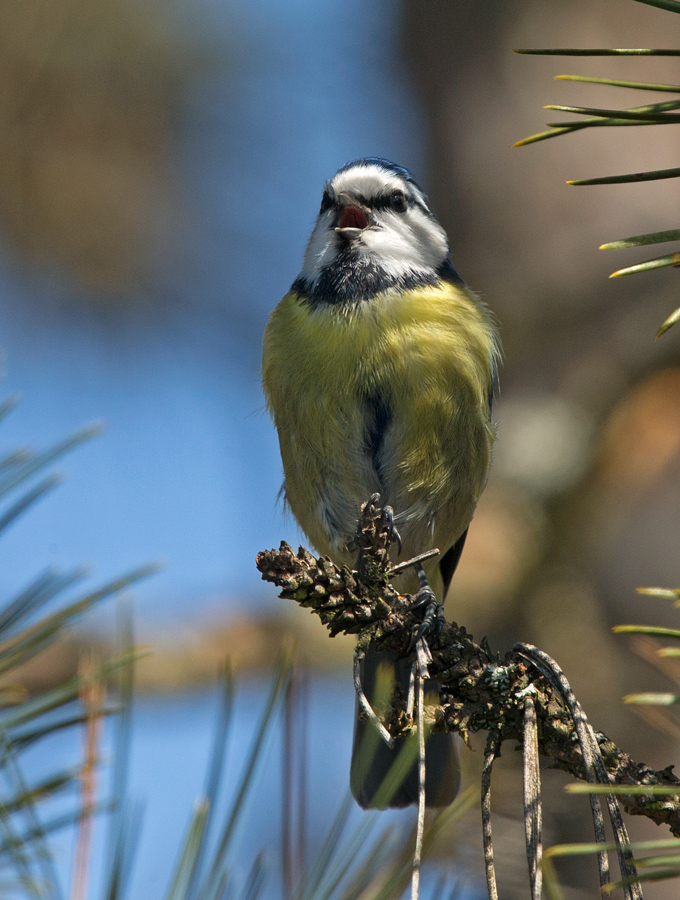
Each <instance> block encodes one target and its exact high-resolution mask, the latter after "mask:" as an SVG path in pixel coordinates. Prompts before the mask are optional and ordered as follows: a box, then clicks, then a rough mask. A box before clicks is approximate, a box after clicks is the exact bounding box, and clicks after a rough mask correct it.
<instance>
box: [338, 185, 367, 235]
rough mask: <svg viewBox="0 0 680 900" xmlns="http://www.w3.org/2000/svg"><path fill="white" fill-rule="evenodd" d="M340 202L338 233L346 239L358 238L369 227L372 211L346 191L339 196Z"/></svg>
mask: <svg viewBox="0 0 680 900" xmlns="http://www.w3.org/2000/svg"><path fill="white" fill-rule="evenodd" d="M338 200H339V201H340V204H341V205H340V214H339V215H338V221H337V223H336V226H335V231H336V233H337V234H341V235H342V236H343V237H346V238H355V237H358V236H359V235H360V234H361V232H362V231H363V230H364V228H368V226H369V217H370V210H369V209H368V207H367V206H364V204H363V203H361V202H360V201H359V200H358V199H357V198H356V197H354V196H353V195H352V194H349V193H347V192H346V191H342V192H341V193H340V194H338Z"/></svg>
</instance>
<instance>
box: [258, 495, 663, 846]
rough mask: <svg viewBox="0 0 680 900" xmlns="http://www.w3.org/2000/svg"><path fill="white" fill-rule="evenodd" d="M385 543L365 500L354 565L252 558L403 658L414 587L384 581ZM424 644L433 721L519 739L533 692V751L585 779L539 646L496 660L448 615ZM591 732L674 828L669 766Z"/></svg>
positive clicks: (613, 772)
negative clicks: (403, 590)
mask: <svg viewBox="0 0 680 900" xmlns="http://www.w3.org/2000/svg"><path fill="white" fill-rule="evenodd" d="M388 542H389V531H388V528H387V526H386V525H385V518H384V517H383V516H382V510H380V509H379V508H377V507H376V506H375V505H374V504H372V503H371V502H370V501H369V503H368V504H366V508H365V511H364V515H363V517H362V519H361V520H360V523H359V529H358V532H357V537H356V538H355V543H356V544H357V547H361V554H360V561H359V570H358V571H352V570H350V569H348V568H347V567H346V566H343V567H342V568H339V567H338V566H336V565H335V564H334V563H333V562H332V560H331V559H329V558H328V557H325V556H322V557H320V558H318V559H317V558H316V557H314V556H313V555H312V554H311V553H309V552H308V551H307V550H305V549H304V548H302V547H301V548H300V549H299V550H298V552H297V553H294V551H293V549H292V548H291V547H290V546H289V545H288V544H286V543H285V542H282V543H281V546H280V548H279V549H278V550H267V551H264V552H262V553H259V554H258V556H257V567H258V569H259V571H260V572H261V574H262V577H263V579H264V580H265V581H270V582H272V583H273V584H276V585H277V586H278V587H279V588H280V589H281V594H280V596H281V597H282V598H284V599H291V600H295V601H296V602H297V603H299V604H300V606H303V607H306V608H308V609H311V610H312V611H313V612H314V613H316V615H318V616H319V618H320V619H321V621H322V622H323V623H324V625H325V626H326V627H327V628H328V630H329V632H330V634H331V636H334V635H336V634H340V633H343V634H354V635H357V639H358V648H359V649H365V648H366V647H367V646H368V644H369V643H370V642H375V644H377V646H378V648H379V649H381V650H391V651H396V652H397V653H398V654H400V655H402V656H404V657H407V656H409V655H412V654H411V650H410V648H411V645H412V643H413V641H412V638H413V635H414V633H415V632H416V631H417V629H418V626H419V625H420V624H421V623H420V618H419V616H420V615H421V613H419V611H418V609H414V607H413V602H414V600H413V597H412V596H410V595H401V594H399V593H398V592H397V591H396V590H395V588H394V587H393V586H392V585H391V583H390V577H391V576H392V574H393V568H394V567H392V566H391V565H390V563H389V559H388V556H387V550H386V548H387V545H388ZM429 647H430V650H431V653H432V663H431V665H430V666H429V670H430V677H432V678H435V679H436V680H437V681H438V682H439V683H440V685H441V695H440V698H441V705H440V706H439V707H437V708H435V710H434V719H435V721H434V728H435V730H438V731H443V732H458V733H459V734H460V735H461V736H462V737H463V739H465V740H467V739H468V736H469V734H471V733H473V732H477V731H489V732H491V733H493V734H497V735H499V736H500V740H501V741H507V740H514V741H518V742H519V743H522V740H523V735H524V727H525V725H524V717H525V700H526V698H527V697H528V696H530V697H531V698H532V699H533V704H534V707H535V711H536V718H537V728H538V748H539V752H540V754H541V755H542V756H544V757H547V758H549V759H550V760H551V762H552V764H553V766H554V767H556V768H561V769H563V770H564V771H566V772H569V773H570V774H571V775H573V776H574V777H575V778H578V779H581V780H583V781H592V778H589V777H588V761H587V760H584V756H583V749H582V744H581V743H580V742H579V741H578V740H577V734H576V728H577V725H576V724H575V721H574V717H573V715H572V712H571V711H570V708H569V704H568V702H567V701H566V700H565V694H564V692H563V691H561V690H560V687H559V684H557V683H556V682H554V681H553V680H551V679H550V677H548V676H547V675H546V669H545V667H541V668H539V666H538V664H537V662H536V660H537V659H539V657H544V658H546V659H547V657H545V654H541V653H540V651H535V653H534V654H533V656H532V655H531V654H529V653H528V652H527V645H520V644H518V645H516V646H515V647H513V648H511V649H510V650H509V651H508V652H507V653H506V654H505V656H504V657H503V658H502V659H501V657H500V655H499V654H493V653H492V652H491V650H490V648H489V646H488V644H487V643H486V640H482V642H481V643H479V644H478V643H476V642H475V641H474V640H473V638H472V635H470V634H469V633H468V632H467V631H466V629H465V628H464V627H463V626H458V625H457V624H455V623H446V624H445V625H444V626H443V627H442V629H441V632H440V633H439V635H438V636H433V637H431V638H429ZM529 649H532V648H529ZM534 649H535V648H534ZM530 657H531V658H530ZM558 671H559V670H558ZM574 699H575V698H574ZM403 712H404V714H403V715H402V716H390V720H391V721H394V722H400V723H402V724H401V725H400V726H399V727H400V728H401V731H400V732H397V731H396V730H395V726H393V736H394V737H397V736H399V734H403V733H405V732H409V731H411V730H413V728H414V724H413V723H412V722H410V720H409V718H408V716H406V714H405V711H403ZM403 723H406V724H403ZM595 740H596V742H597V745H598V746H599V749H600V752H601V754H602V758H603V761H604V765H605V767H606V772H607V773H608V775H609V779H610V781H611V783H612V784H613V785H620V786H631V787H632V788H633V790H637V791H638V792H637V793H630V794H627V793H625V792H623V793H619V791H620V790H621V788H620V787H619V788H618V790H616V789H615V792H616V797H617V799H618V800H619V801H620V802H621V804H622V805H623V807H624V809H625V810H626V812H628V813H629V814H630V815H641V816H646V817H647V818H648V819H651V820H652V821H653V822H656V824H657V825H661V824H665V825H668V827H669V828H670V830H671V833H672V834H673V835H675V836H676V837H680V779H678V778H677V777H676V776H675V775H674V774H673V771H672V769H673V766H672V765H671V766H668V767H666V768H665V769H661V770H654V769H652V768H650V767H649V766H647V765H645V764H644V763H638V762H635V761H634V760H633V759H632V758H631V757H630V756H629V755H628V754H627V753H625V752H624V751H623V750H622V749H620V748H619V747H617V746H616V744H615V743H614V742H613V741H611V740H609V738H607V737H606V735H604V734H602V733H601V732H597V733H596V734H595ZM605 777H606V775H605ZM643 786H644V787H651V788H652V789H651V790H650V792H649V794H645V793H639V791H640V788H641V787H643ZM652 786H653V787H652ZM666 789H667V791H668V793H667V794H666V793H665V790H666ZM660 792H663V793H660Z"/></svg>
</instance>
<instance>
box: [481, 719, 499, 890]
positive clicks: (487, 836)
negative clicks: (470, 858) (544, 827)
mask: <svg viewBox="0 0 680 900" xmlns="http://www.w3.org/2000/svg"><path fill="white" fill-rule="evenodd" d="M500 746H501V737H500V734H499V733H498V732H495V731H490V732H489V736H488V737H487V739H486V749H485V751H484V768H483V769H482V838H483V841H484V866H485V870H486V889H487V891H488V894H489V900H498V885H497V884H496V868H495V866H494V863H493V840H492V836H491V771H492V769H493V764H494V761H495V759H496V757H497V756H498V750H499V749H500Z"/></svg>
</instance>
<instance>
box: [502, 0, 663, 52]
mask: <svg viewBox="0 0 680 900" xmlns="http://www.w3.org/2000/svg"><path fill="white" fill-rule="evenodd" d="M639 2H644V0H639ZM513 53H525V54H527V55H528V56H680V50H670V49H663V50H658V49H657V50H642V49H631V48H624V49H617V50H604V49H602V48H601V47H598V48H596V49H590V50H581V49H576V48H574V47H572V48H570V49H563V48H557V49H550V50H548V49H542V50H537V49H531V50H527V49H523V50H513Z"/></svg>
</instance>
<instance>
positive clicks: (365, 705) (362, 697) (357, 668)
mask: <svg viewBox="0 0 680 900" xmlns="http://www.w3.org/2000/svg"><path fill="white" fill-rule="evenodd" d="M363 657H364V651H363V650H357V652H356V653H355V654H354V690H355V691H356V695H357V698H358V699H359V705H360V706H361V709H362V710H363V711H364V713H365V715H366V718H367V719H368V721H369V722H370V723H371V725H373V727H374V728H375V729H376V730H377V732H378V734H379V735H380V737H381V738H382V739H383V741H385V743H386V744H387V746H388V747H389V748H390V749H392V747H393V746H394V738H393V737H392V735H391V734H390V733H389V731H388V730H387V729H386V728H385V726H384V725H383V723H382V722H381V721H380V719H379V718H378V717H377V715H376V714H375V712H374V711H373V707H372V706H371V704H370V703H369V702H368V700H367V698H366V694H364V689H363V688H362V686H361V660H362V659H363Z"/></svg>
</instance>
